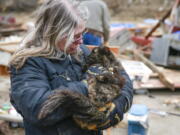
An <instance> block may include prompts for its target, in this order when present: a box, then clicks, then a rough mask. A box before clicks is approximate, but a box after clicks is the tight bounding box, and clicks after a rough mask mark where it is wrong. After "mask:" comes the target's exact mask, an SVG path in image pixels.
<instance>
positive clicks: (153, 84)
mask: <svg viewBox="0 0 180 135" xmlns="http://www.w3.org/2000/svg"><path fill="white" fill-rule="evenodd" d="M159 69H161V70H162V71H163V72H164V74H165V75H166V76H167V77H168V78H169V79H171V80H173V83H174V87H175V89H178V88H180V70H171V69H164V68H161V67H159ZM133 86H134V89H165V88H167V87H166V86H165V85H164V84H163V83H162V82H161V81H160V80H159V79H158V78H151V79H149V81H148V82H145V83H142V82H136V81H135V82H134V83H133Z"/></svg>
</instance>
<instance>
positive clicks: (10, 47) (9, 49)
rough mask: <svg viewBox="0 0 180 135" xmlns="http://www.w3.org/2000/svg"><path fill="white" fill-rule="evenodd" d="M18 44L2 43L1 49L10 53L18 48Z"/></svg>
mask: <svg viewBox="0 0 180 135" xmlns="http://www.w3.org/2000/svg"><path fill="white" fill-rule="evenodd" d="M18 47H19V45H18V44H13V45H1V46H0V51H4V52H8V53H14V52H15V51H16V50H17V49H18Z"/></svg>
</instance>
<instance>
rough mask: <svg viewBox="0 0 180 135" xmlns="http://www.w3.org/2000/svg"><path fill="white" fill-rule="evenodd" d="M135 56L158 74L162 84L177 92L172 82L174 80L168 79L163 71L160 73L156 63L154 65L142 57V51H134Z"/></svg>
mask: <svg viewBox="0 0 180 135" xmlns="http://www.w3.org/2000/svg"><path fill="white" fill-rule="evenodd" d="M133 53H134V56H135V57H137V58H138V59H140V60H142V61H143V62H144V63H145V64H146V65H147V66H149V67H150V68H151V69H152V70H153V71H154V72H156V73H158V76H159V79H160V80H161V82H162V83H163V84H164V85H165V86H166V87H168V88H170V89H171V90H173V91H174V90H175V86H174V83H173V82H172V80H170V79H169V78H167V77H166V76H165V75H164V73H163V72H162V71H160V70H159V69H158V68H157V67H156V65H155V64H154V63H152V62H151V61H150V60H148V59H147V58H146V57H144V56H143V55H141V52H140V51H136V50H135V51H133Z"/></svg>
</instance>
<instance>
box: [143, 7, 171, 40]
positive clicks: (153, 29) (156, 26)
mask: <svg viewBox="0 0 180 135" xmlns="http://www.w3.org/2000/svg"><path fill="white" fill-rule="evenodd" d="M171 10H172V9H169V10H168V12H167V13H166V14H165V15H164V16H163V17H162V19H160V20H159V21H158V23H157V24H156V25H155V26H154V27H153V28H152V30H151V31H150V32H149V33H148V34H147V35H146V36H145V39H148V38H149V37H150V36H151V35H152V33H153V32H154V31H155V30H156V29H157V28H158V27H159V26H160V25H161V24H162V23H163V22H164V21H165V19H166V18H167V17H169V16H170V14H171Z"/></svg>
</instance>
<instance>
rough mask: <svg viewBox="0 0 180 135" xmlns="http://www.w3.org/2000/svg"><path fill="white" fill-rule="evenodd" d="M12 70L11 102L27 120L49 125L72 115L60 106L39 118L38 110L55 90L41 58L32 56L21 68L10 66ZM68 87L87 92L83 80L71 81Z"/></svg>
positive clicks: (82, 92) (83, 92)
mask: <svg viewBox="0 0 180 135" xmlns="http://www.w3.org/2000/svg"><path fill="white" fill-rule="evenodd" d="M10 72H11V94H10V97H11V103H12V104H13V105H14V107H15V108H16V109H17V110H18V112H19V113H20V114H21V115H22V116H23V118H24V119H25V120H26V121H28V122H30V123H32V124H36V125H39V126H48V125H53V124H55V123H57V122H58V121H60V120H63V119H65V118H66V117H69V116H70V115H71V114H69V113H68V112H67V111H66V110H64V109H62V108H58V109H57V110H56V111H55V112H53V113H52V114H50V115H48V116H47V117H46V118H45V119H42V120H38V118H37V117H38V112H39V110H40V108H41V105H42V103H43V102H44V101H45V100H46V99H47V98H48V96H49V95H50V94H52V93H53V92H54V91H53V90H52V89H51V87H50V84H49V82H48V77H47V75H46V69H45V67H44V66H43V64H42V62H41V60H40V59H36V58H30V59H28V60H27V61H26V63H25V64H24V66H23V67H22V68H21V69H19V70H16V69H15V68H14V67H10ZM66 87H68V88H69V89H70V90H72V89H73V90H75V91H77V92H79V93H81V94H84V95H86V94H87V93H86V90H85V89H86V87H85V86H84V85H83V84H82V83H81V82H74V83H73V82H71V83H69V84H67V85H66Z"/></svg>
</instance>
